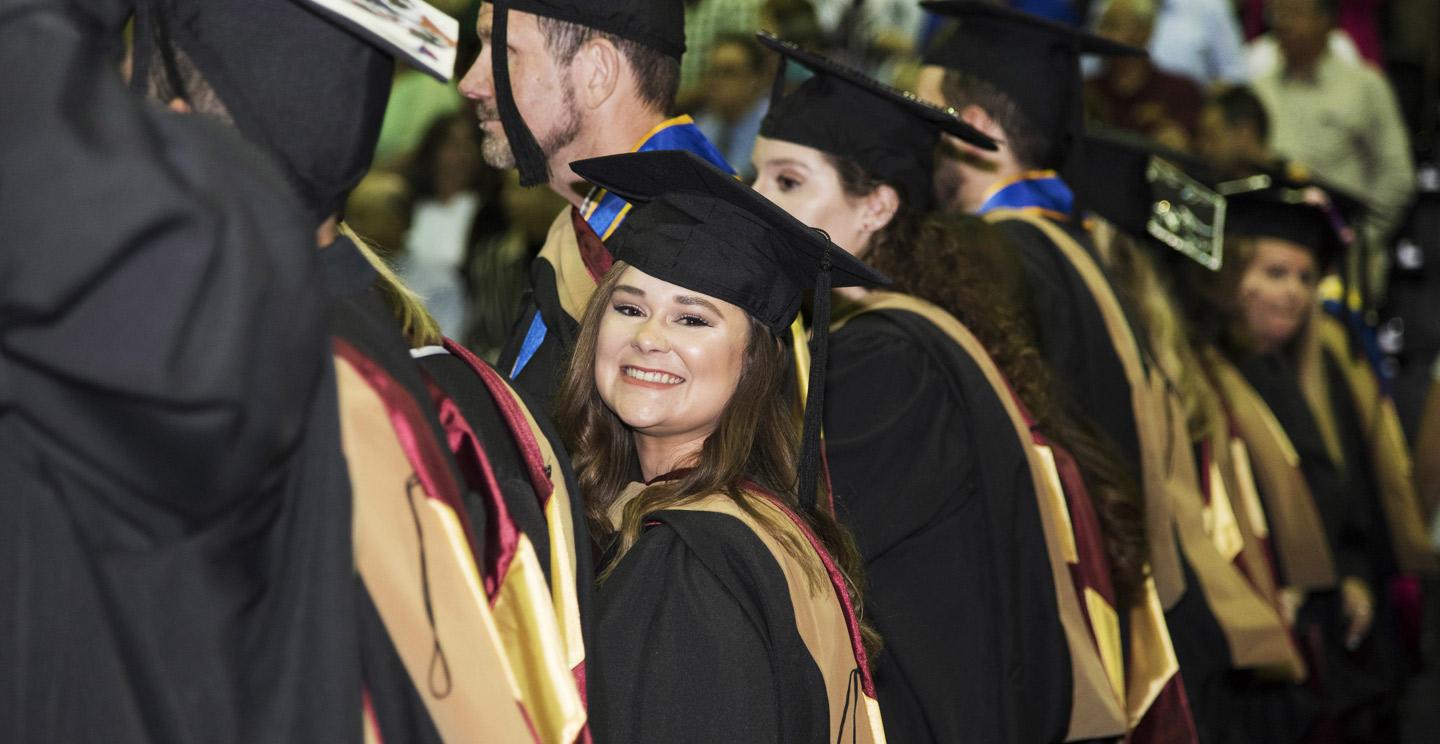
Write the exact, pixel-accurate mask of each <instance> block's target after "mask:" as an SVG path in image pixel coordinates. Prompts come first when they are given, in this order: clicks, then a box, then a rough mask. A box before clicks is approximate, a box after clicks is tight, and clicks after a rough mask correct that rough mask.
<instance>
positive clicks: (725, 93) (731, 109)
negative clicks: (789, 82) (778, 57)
mask: <svg viewBox="0 0 1440 744" xmlns="http://www.w3.org/2000/svg"><path fill="white" fill-rule="evenodd" d="M764 67H765V65H764V64H763V63H762V62H761V61H760V59H758V58H757V57H756V56H754V55H752V54H751V52H750V50H747V49H746V48H745V47H743V46H742V45H740V44H738V43H734V42H729V43H724V44H720V45H718V46H716V47H715V48H714V49H713V50H712V51H711V52H710V64H709V65H708V66H707V67H706V68H705V105H706V108H708V109H709V110H710V111H712V112H714V113H715V114H717V115H719V116H720V117H721V118H723V119H725V120H726V121H734V120H736V119H739V118H740V117H741V116H743V115H744V114H745V112H747V111H749V110H750V108H751V107H752V106H754V105H755V102H756V101H757V100H759V99H760V96H761V95H763V94H764V92H765V88H766V80H765V77H766V76H765V74H764Z"/></svg>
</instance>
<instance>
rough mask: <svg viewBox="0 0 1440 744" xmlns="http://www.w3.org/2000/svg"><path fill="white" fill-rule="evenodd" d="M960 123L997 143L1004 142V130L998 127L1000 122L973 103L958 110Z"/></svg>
mask: <svg viewBox="0 0 1440 744" xmlns="http://www.w3.org/2000/svg"><path fill="white" fill-rule="evenodd" d="M960 121H963V122H965V123H966V124H969V125H970V126H972V127H974V128H975V129H977V130H979V131H980V133H981V134H984V135H985V136H986V137H989V138H990V139H993V140H995V141H996V142H998V143H1004V141H1005V129H1004V128H1002V127H1001V126H1000V122H998V121H995V119H994V118H993V117H991V116H990V114H989V112H987V111H986V110H985V109H983V108H980V107H979V106H976V105H975V104H973V103H972V104H969V105H967V106H965V107H964V108H962V109H960Z"/></svg>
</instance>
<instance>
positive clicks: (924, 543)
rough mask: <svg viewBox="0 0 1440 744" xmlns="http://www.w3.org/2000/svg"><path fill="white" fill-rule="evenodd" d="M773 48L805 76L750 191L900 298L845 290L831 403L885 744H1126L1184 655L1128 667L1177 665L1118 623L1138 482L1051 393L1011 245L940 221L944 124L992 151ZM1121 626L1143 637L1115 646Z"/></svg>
mask: <svg viewBox="0 0 1440 744" xmlns="http://www.w3.org/2000/svg"><path fill="white" fill-rule="evenodd" d="M761 41H762V43H765V44H766V45H767V46H769V47H771V48H772V49H775V50H777V51H778V52H780V53H781V54H782V55H783V57H784V58H785V59H786V60H787V61H791V62H794V63H797V64H799V65H801V66H803V67H804V68H805V69H806V70H807V71H810V72H813V73H814V76H813V77H811V78H810V79H809V80H807V81H805V82H804V83H802V84H801V85H800V86H799V87H798V88H797V89H796V90H795V91H793V92H791V93H789V94H788V95H783V96H780V97H778V98H777V99H776V100H775V101H774V102H773V103H772V105H771V109H770V114H769V115H768V116H767V117H766V119H765V121H764V123H763V124H762V127H761V137H760V139H759V140H758V142H757V146H756V149H755V165H756V170H757V172H758V173H759V179H758V180H757V183H756V188H757V190H759V191H760V192H761V193H762V194H765V195H767V196H769V197H770V198H772V199H774V200H775V201H776V203H777V204H780V205H781V206H782V207H784V208H786V209H787V210H789V211H790V212H791V213H792V214H794V215H796V216H797V217H799V218H801V219H803V220H805V221H806V222H808V223H809V224H812V225H813V226H815V227H819V228H821V229H823V230H825V231H826V232H827V233H828V234H830V235H831V236H832V238H834V239H835V240H836V241H837V244H838V245H840V246H841V247H843V248H845V249H846V250H847V251H850V252H851V253H853V254H855V255H857V256H858V257H860V258H861V259H862V260H864V261H866V262H867V263H869V264H871V265H873V266H875V267H877V268H880V269H881V270H882V271H885V272H886V273H887V274H889V275H890V276H891V277H892V279H893V280H894V281H895V282H896V288H897V289H900V290H902V291H904V292H906V294H900V293H897V292H884V291H873V290H860V289H855V288H850V289H845V290H841V294H842V295H843V300H842V303H841V306H840V308H839V309H838V311H837V313H836V315H835V316H834V318H835V320H834V322H835V328H834V336H833V338H832V342H831V350H830V362H829V366H828V370H829V371H828V374H827V399H826V400H827V406H826V411H825V433H826V453H827V456H828V463H829V465H830V473H831V477H832V483H833V484H834V488H835V498H836V503H837V505H838V509H839V511H840V513H841V515H842V517H843V518H844V519H845V520H846V523H847V524H848V525H849V526H850V527H851V529H852V530H854V531H855V533H856V536H857V539H858V541H859V545H860V547H861V552H862V554H863V556H864V557H865V559H866V563H867V565H866V570H867V576H868V577H869V587H870V590H869V592H868V594H867V597H868V601H867V607H868V609H869V612H870V617H871V618H872V619H873V620H874V622H875V623H876V625H877V627H878V628H879V630H880V632H881V634H882V635H883V636H884V637H885V638H886V647H885V649H884V651H882V653H881V654H880V656H879V657H878V659H877V683H878V687H879V690H880V695H881V703H882V705H884V706H885V709H886V724H887V727H888V733H889V735H890V737H891V738H892V739H893V740H896V741H914V742H922V741H956V740H961V739H964V738H965V737H966V736H967V735H968V732H973V731H986V732H989V735H990V736H991V737H992V738H993V739H994V740H996V741H1059V740H1062V739H1064V738H1066V737H1067V735H1070V734H1074V735H1075V736H1077V737H1100V736H1121V735H1124V734H1125V733H1126V732H1127V731H1128V730H1129V729H1130V728H1132V726H1131V725H1130V724H1131V720H1132V719H1133V721H1135V722H1137V723H1138V722H1139V721H1140V720H1141V718H1142V715H1143V714H1145V713H1146V712H1147V709H1149V707H1150V706H1149V704H1150V702H1151V701H1150V700H1147V699H1144V698H1143V696H1142V695H1137V696H1136V697H1137V698H1138V699H1137V700H1136V701H1135V702H1136V705H1135V708H1136V709H1135V710H1131V709H1130V707H1131V706H1130V703H1129V701H1127V690H1126V689H1125V688H1126V685H1127V684H1129V685H1134V686H1135V687H1142V688H1143V687H1149V686H1150V685H1151V683H1152V682H1155V681H1156V680H1157V679H1158V681H1159V683H1160V684H1159V685H1157V686H1156V689H1158V687H1159V686H1163V684H1164V682H1165V680H1166V679H1167V678H1169V677H1173V674H1174V668H1173V659H1172V664H1171V665H1170V667H1169V670H1168V671H1166V670H1165V669H1163V668H1160V669H1155V670H1152V669H1147V668H1145V667H1144V666H1143V665H1137V668H1136V669H1134V670H1133V671H1134V672H1135V673H1134V674H1133V676H1132V675H1130V674H1129V671H1132V670H1127V668H1126V653H1125V651H1124V650H1123V649H1124V648H1127V647H1128V648H1131V649H1132V651H1134V652H1135V654H1137V655H1141V656H1144V655H1145V653H1146V652H1144V651H1142V649H1148V650H1149V651H1156V653H1154V654H1153V656H1149V657H1147V658H1150V659H1158V658H1163V657H1164V656H1165V653H1164V652H1163V651H1158V650H1157V648H1156V646H1157V645H1164V642H1163V641H1162V640H1161V638H1160V637H1159V636H1163V633H1164V628H1163V620H1162V619H1161V618H1160V617H1159V616H1158V613H1156V614H1154V615H1152V617H1151V618H1150V621H1149V622H1148V623H1147V622H1139V623H1134V622H1130V618H1129V617H1128V616H1129V615H1130V614H1131V609H1132V608H1133V607H1135V606H1136V605H1137V604H1138V605H1142V606H1143V605H1144V602H1143V601H1141V602H1137V598H1140V597H1143V596H1145V594H1146V587H1145V582H1144V575H1143V572H1144V560H1145V550H1144V526H1143V524H1142V523H1141V522H1140V519H1139V509H1138V507H1137V505H1136V504H1135V502H1136V501H1137V500H1138V494H1137V491H1136V488H1135V486H1134V484H1133V483H1132V482H1130V481H1129V479H1128V476H1127V474H1126V470H1125V468H1124V466H1123V465H1121V464H1120V463H1119V462H1118V458H1117V457H1116V456H1115V455H1114V454H1113V453H1112V452H1111V451H1110V450H1108V449H1107V448H1105V447H1104V446H1103V445H1102V444H1101V443H1100V442H1099V440H1098V438H1097V437H1096V436H1095V435H1094V433H1093V432H1091V431H1089V430H1087V429H1085V428H1084V427H1082V426H1081V425H1079V424H1077V423H1076V422H1075V421H1073V420H1071V419H1069V418H1068V417H1067V416H1066V415H1065V413H1064V412H1063V410H1061V409H1059V408H1058V407H1056V406H1055V405H1054V404H1053V403H1052V400H1053V398H1052V396H1051V393H1050V390H1049V386H1050V385H1051V383H1052V378H1051V373H1050V372H1049V370H1048V368H1046V367H1045V365H1044V363H1043V361H1042V360H1041V357H1040V354H1039V352H1038V350H1036V349H1035V347H1034V341H1033V333H1034V331H1033V329H1032V328H1031V327H1030V325H1029V323H1028V322H1027V321H1026V320H1025V313H1024V311H1023V310H1022V309H1021V284H1020V274H1019V267H1018V265H1017V262H1016V259H1015V257H1014V254H1013V253H1012V252H1011V249H1010V248H1009V247H1008V246H1007V245H1006V242H1005V239H1004V237H1003V236H1002V235H1000V234H999V233H998V231H997V230H996V229H995V228H993V227H991V226H990V225H988V224H987V223H985V222H984V221H982V220H980V219H978V218H975V217H969V216H964V215H944V214H937V213H934V212H933V211H932V210H933V206H934V201H933V199H932V197H931V183H932V177H933V163H934V159H933V157H934V150H935V148H936V145H937V144H938V143H939V140H940V135H941V133H942V132H947V133H950V134H952V135H954V136H957V137H960V138H962V139H965V140H967V141H969V142H971V143H973V144H976V145H978V146H982V147H983V146H986V145H990V143H989V142H988V141H987V139H988V138H985V137H983V136H982V135H979V134H978V133H977V132H975V131H974V130H973V129H972V128H970V127H969V126H967V125H965V124H963V123H962V122H960V121H959V120H958V119H957V118H956V117H955V115H954V113H953V111H947V110H943V109H939V108H936V107H934V106H931V105H928V104H925V103H922V102H920V101H918V100H916V99H915V98H914V97H913V96H907V95H906V94H902V93H900V92H899V91H895V90H893V89H889V88H887V87H886V86H883V85H881V84H880V83H877V82H875V81H874V80H871V79H869V78H867V77H865V76H864V75H862V74H860V73H858V72H855V71H853V70H850V69H848V68H845V67H843V66H841V65H838V64H836V63H834V62H831V61H829V60H826V59H824V58H823V57H818V56H815V55H812V54H809V53H807V52H805V51H803V50H801V49H798V48H796V47H794V46H793V45H788V44H785V43H783V42H780V41H778V40H776V39H774V38H772V37H767V36H763V35H762V37H761ZM780 74H781V75H783V74H784V71H783V69H782V71H781V73H780ZM857 112H863V116H854V114H856V113H857ZM847 114H848V115H849V116H847ZM845 122H853V124H848V125H847V124H846V123H845ZM990 146H993V145H990ZM816 322H817V323H823V322H825V320H824V319H820V318H818V317H817V320H816ZM992 350H993V351H992ZM1032 428H1033V429H1034V432H1033V433H1032ZM1072 453H1078V454H1083V456H1075V457H1072ZM1055 463H1059V464H1060V467H1059V469H1057V468H1056V466H1055ZM1062 472H1063V476H1062ZM1062 481H1063V485H1061V483H1062ZM1092 494H1093V495H1092ZM1071 525H1073V527H1072V526H1071ZM916 566H925V567H926V569H925V570H924V571H917V570H916ZM1120 613H1124V614H1125V615H1126V616H1127V618H1126V621H1125V622H1124V623H1123V624H1121V623H1120V622H1118V620H1117V618H1118V616H1119V614H1120ZM1122 628H1125V629H1128V630H1131V631H1137V632H1136V633H1135V634H1134V635H1133V636H1132V637H1131V638H1126V639H1124V640H1122V639H1121V633H1122V632H1123V631H1122ZM1143 629H1149V630H1151V631H1158V636H1157V635H1156V634H1152V635H1150V636H1146V635H1145V634H1144V633H1143V632H1142V631H1143ZM1157 642H1158V643H1157ZM1107 665H1108V667H1107ZM1161 666H1162V667H1163V665H1161ZM1151 672H1158V676H1152V675H1151ZM1127 676H1129V677H1130V679H1128V680H1126V679H1125V678H1126V677H1127ZM1116 679H1119V680H1125V681H1122V682H1121V685H1120V687H1119V688H1116V687H1115V686H1114V685H1113V684H1112V680H1116ZM1178 689H1179V685H1178V683H1177V684H1176V686H1175V688H1174V691H1175V692H1176V693H1177V697H1178V698H1182V699H1183V695H1179V694H1178ZM1166 716H1168V717H1169V720H1168V721H1166V722H1165V723H1160V724H1156V721H1154V720H1151V721H1150V723H1151V724H1153V725H1151V726H1150V728H1148V729H1147V730H1150V731H1152V732H1154V733H1155V734H1156V735H1157V736H1158V737H1160V738H1161V739H1162V740H1167V741H1183V740H1184V739H1185V737H1186V735H1187V733H1188V732H1189V730H1190V725H1191V724H1190V721H1189V720H1188V716H1186V715H1185V714H1184V711H1183V704H1181V705H1179V706H1177V708H1175V709H1173V710H1167V711H1165V712H1164V713H1163V714H1161V715H1160V716H1157V717H1156V718H1163V717H1166ZM1141 736H1142V737H1143V736H1144V734H1141Z"/></svg>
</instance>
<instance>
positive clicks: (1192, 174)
mask: <svg viewBox="0 0 1440 744" xmlns="http://www.w3.org/2000/svg"><path fill="white" fill-rule="evenodd" d="M1085 152H1086V155H1087V158H1086V161H1085V168H1084V169H1083V170H1081V171H1078V172H1076V173H1075V174H1074V175H1073V176H1072V178H1071V179H1070V187H1071V188H1072V189H1074V190H1075V195H1076V198H1077V199H1079V200H1081V201H1083V202H1084V204H1085V206H1086V207H1088V208H1089V209H1091V210H1093V211H1094V212H1095V213H1096V214H1099V215H1100V216H1101V217H1104V218H1105V219H1106V220H1108V221H1110V222H1111V223H1112V224H1114V225H1115V226H1116V227H1117V228H1119V229H1120V230H1122V231H1124V232H1126V233H1128V234H1130V235H1132V236H1135V237H1144V236H1148V237H1149V238H1150V239H1151V240H1152V241H1153V242H1155V243H1157V244H1159V245H1163V246H1166V247H1168V248H1171V249H1174V250H1175V251H1178V252H1179V253H1180V254H1182V255H1184V256H1186V257H1188V258H1190V259H1191V260H1193V261H1195V262H1196V263H1198V264H1200V265H1201V266H1204V267H1205V268H1207V269H1210V270H1211V271H1216V270H1218V269H1219V268H1220V264H1221V261H1222V259H1223V257H1224V245H1225V219H1226V217H1225V214H1226V210H1225V208H1226V204H1225V197H1223V196H1221V195H1220V194H1219V193H1217V192H1216V191H1214V190H1213V189H1212V188H1210V187H1209V186H1207V185H1206V184H1205V182H1206V181H1208V180H1209V179H1210V176H1209V174H1208V172H1207V169H1206V168H1205V167H1204V166H1203V165H1202V164H1201V163H1199V162H1198V161H1197V160H1195V159H1194V158H1192V157H1190V156H1188V155H1185V154H1183V153H1180V152H1176V151H1174V150H1171V149H1169V148H1167V147H1165V146H1163V145H1160V144H1158V143H1156V142H1154V141H1153V140H1150V139H1147V138H1145V137H1142V136H1140V135H1138V134H1132V133H1129V132H1118V131H1109V132H1092V133H1090V134H1088V135H1086V137H1085Z"/></svg>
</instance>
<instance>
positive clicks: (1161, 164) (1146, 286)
mask: <svg viewBox="0 0 1440 744" xmlns="http://www.w3.org/2000/svg"><path fill="white" fill-rule="evenodd" d="M1085 151H1086V154H1087V156H1088V159H1087V167H1086V169H1085V170H1084V171H1083V172H1082V173H1080V174H1079V175H1078V176H1077V178H1076V180H1075V190H1076V193H1077V194H1078V195H1079V196H1080V198H1081V199H1083V200H1084V202H1085V204H1086V206H1087V207H1088V208H1089V209H1091V210H1092V213H1093V215H1094V216H1093V217H1092V219H1095V220H1096V221H1097V224H1096V226H1095V229H1094V234H1095V236H1096V247H1097V248H1098V249H1099V254H1100V256H1101V258H1102V261H1103V262H1104V264H1105V266H1106V268H1107V269H1108V270H1109V272H1110V276H1111V277H1112V279H1113V280H1114V283H1115V287H1116V291H1117V293H1118V294H1119V295H1120V297H1121V298H1122V299H1123V300H1125V301H1126V302H1127V303H1128V304H1129V306H1130V307H1132V308H1134V309H1135V313H1134V316H1133V317H1134V318H1135V319H1136V321H1137V325H1136V328H1137V330H1138V331H1139V332H1141V333H1142V334H1143V335H1144V338H1145V341H1146V343H1147V345H1148V346H1149V349H1150V351H1151V358H1152V363H1153V364H1154V365H1155V367H1156V368H1157V369H1158V370H1159V371H1160V372H1161V373H1162V374H1163V376H1164V379H1165V382H1166V386H1165V398H1166V401H1165V402H1166V406H1165V409H1164V410H1163V415H1166V416H1167V417H1168V419H1167V421H1166V424H1167V425H1168V427H1169V429H1170V431H1171V432H1172V436H1174V437H1175V438H1176V439H1177V440H1178V441H1181V442H1185V443H1187V444H1188V445H1189V446H1186V447H1182V448H1178V449H1175V450H1172V452H1173V456H1174V461H1173V463H1172V467H1173V468H1174V469H1175V470H1177V471H1178V472H1180V473H1182V474H1183V475H1184V480H1185V481H1187V482H1188V484H1189V487H1178V486H1180V485H1184V484H1179V483H1177V487H1176V488H1173V489H1171V491H1170V493H1171V504H1172V506H1173V509H1174V516H1175V524H1176V528H1177V531H1178V533H1179V535H1180V541H1181V544H1182V549H1183V551H1184V555H1185V556H1186V558H1187V560H1189V561H1190V563H1191V564H1192V565H1193V566H1194V569H1195V570H1194V576H1195V579H1196V582H1197V583H1198V585H1199V589H1200V591H1201V593H1202V594H1203V597H1204V600H1205V603H1206V605H1207V606H1208V608H1209V609H1210V610H1211V614H1212V615H1213V618H1214V622H1213V623H1212V622H1208V621H1204V620H1208V618H1204V617H1201V618H1194V617H1193V616H1192V617H1191V618H1190V619H1189V621H1187V618H1186V617H1185V616H1183V615H1181V614H1178V613H1173V612H1172V613H1171V615H1170V620H1171V622H1170V623H1169V628H1170V636H1171V638H1172V640H1173V641H1174V643H1175V649H1176V655H1177V656H1178V658H1179V661H1180V671H1181V673H1182V674H1183V675H1184V676H1185V681H1186V689H1187V691H1188V692H1189V693H1190V703H1191V707H1192V709H1193V710H1194V712H1195V720H1196V724H1197V725H1198V727H1199V730H1200V734H1201V739H1202V741H1207V742H1237V743H1238V742H1247V741H1255V740H1264V741H1275V742H1283V741H1297V740H1299V739H1300V737H1302V736H1303V735H1304V734H1305V733H1306V731H1307V730H1308V729H1309V727H1310V724H1311V721H1312V720H1313V714H1314V712H1315V707H1316V706H1315V702H1314V699H1313V696H1311V695H1309V694H1308V693H1307V692H1306V691H1305V690H1304V688H1302V687H1300V686H1299V684H1298V683H1299V682H1300V681H1302V680H1304V678H1305V675H1306V669H1305V666H1304V662H1303V660H1302V659H1301V658H1300V656H1299V653H1298V648H1297V647H1296V646H1295V644H1294V643H1293V642H1292V640H1291V637H1290V624H1289V623H1288V622H1287V621H1286V620H1285V619H1284V618H1282V615H1281V612H1280V605H1281V602H1280V594H1279V591H1278V590H1279V584H1280V579H1279V576H1278V574H1277V570H1276V565H1275V563H1274V560H1273V557H1272V556H1273V548H1272V542H1271V539H1270V529H1269V525H1268V524H1267V522H1266V520H1265V518H1264V511H1263V509H1262V508H1261V505H1260V503H1259V497H1258V492H1259V491H1258V488H1257V485H1256V483H1255V480H1254V474H1253V472H1252V468H1251V466H1250V455H1249V451H1248V450H1247V449H1246V446H1245V442H1244V440H1243V439H1241V438H1240V437H1238V436H1236V435H1235V434H1234V424H1233V422H1232V420H1231V418H1232V417H1231V415H1230V414H1229V412H1228V411H1227V410H1226V407H1225V405H1224V401H1223V400H1222V398H1221V396H1220V393H1219V392H1218V391H1217V390H1216V389H1215V386H1214V383H1213V381H1212V380H1211V379H1210V377H1209V376H1208V375H1207V374H1206V372H1205V363H1204V361H1203V356H1202V353H1201V349H1200V348H1199V347H1198V346H1197V345H1196V344H1195V342H1194V339H1192V337H1191V333H1190V327H1189V323H1188V318H1189V313H1191V312H1192V311H1194V309H1195V307H1196V306H1197V305H1199V304H1201V303H1202V300H1200V299H1197V298H1196V297H1194V296H1193V293H1192V292H1191V291H1190V290H1192V289H1193V285H1194V284H1195V283H1196V281H1197V280H1196V278H1195V275H1196V274H1199V275H1206V276H1207V277H1212V276H1213V274H1214V272H1215V271H1217V270H1220V269H1221V268H1222V266H1223V261H1224V260H1225V258H1226V256H1225V253H1224V237H1225V236H1224V231H1223V227H1222V226H1223V224H1224V222H1225V200H1224V198H1223V197H1222V196H1220V195H1219V194H1218V193H1216V192H1215V191H1214V190H1213V188H1212V187H1211V186H1209V185H1207V183H1211V184H1212V185H1213V181H1208V180H1207V181H1200V180H1197V178H1196V176H1198V177H1200V178H1207V179H1208V174H1207V173H1206V172H1205V171H1204V169H1203V168H1201V167H1200V166H1198V165H1197V164H1196V163H1194V162H1193V161H1192V160H1191V159H1190V158H1187V157H1186V156H1184V155H1181V154H1179V153H1175V152H1173V151H1170V150H1168V149H1167V148H1164V147H1161V146H1159V145H1157V144H1156V143H1154V142H1152V141H1150V140H1147V139H1145V138H1143V137H1140V136H1138V135H1133V134H1128V133H1123V132H1092V133H1090V134H1089V135H1087V136H1086V141H1085ZM1182 167H1183V168H1184V170H1181V168H1182ZM1196 619H1199V620H1202V621H1204V622H1195V620H1196Z"/></svg>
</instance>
